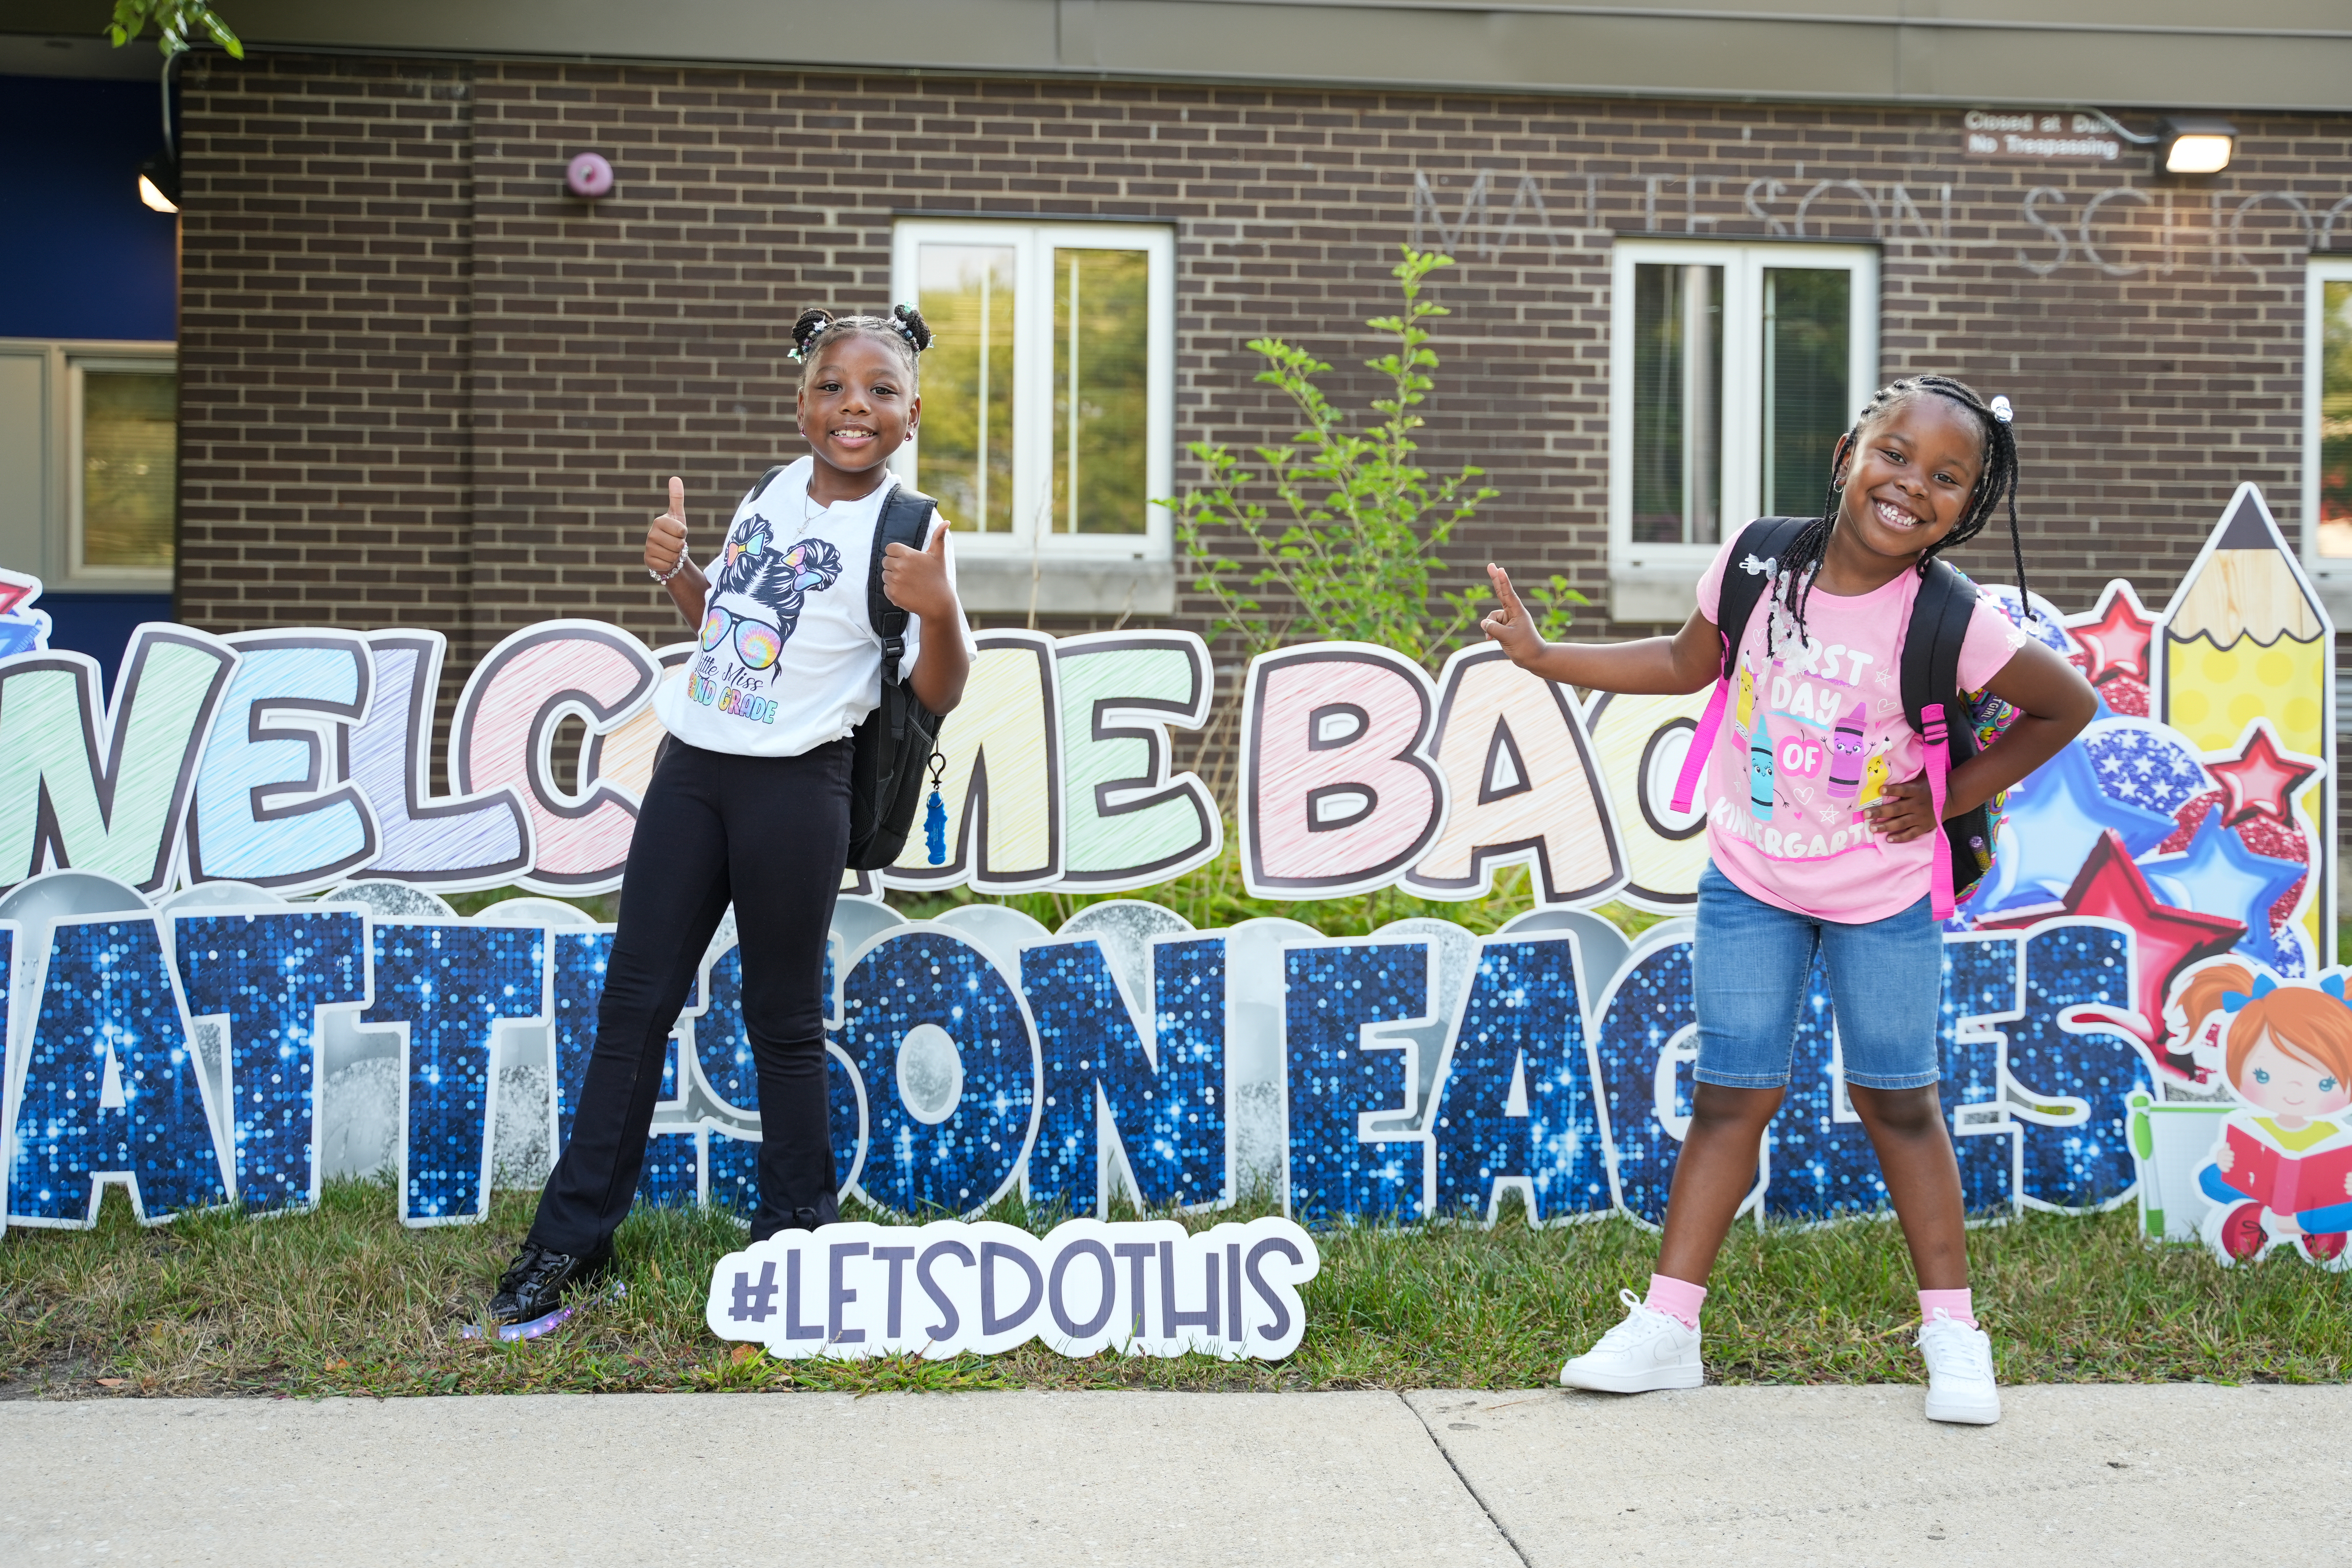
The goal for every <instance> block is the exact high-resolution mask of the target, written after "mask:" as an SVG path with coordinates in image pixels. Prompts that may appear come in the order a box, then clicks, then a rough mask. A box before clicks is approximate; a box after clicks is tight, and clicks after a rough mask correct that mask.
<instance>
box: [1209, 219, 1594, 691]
mask: <svg viewBox="0 0 2352 1568" xmlns="http://www.w3.org/2000/svg"><path fill="white" fill-rule="evenodd" d="M1403 252H1404V259H1403V260H1402V261H1400V262H1399V263H1398V264H1397V265H1396V267H1395V268H1394V269H1393V276H1394V277H1395V278H1396V279H1397V282H1398V284H1399V285H1400V287H1401V289H1402V293H1403V296H1404V308H1403V310H1402V311H1401V312H1399V313H1398V314H1396V315H1393V316H1376V317H1373V318H1372V319H1371V320H1370V321H1367V322H1366V323H1365V324H1366V325H1367V326H1370V328H1371V329H1372V330H1373V331H1378V332H1385V333H1389V334H1392V335H1393V336H1394V337H1395V339H1396V347H1395V348H1394V349H1393V350H1391V352H1389V353H1385V354H1382V355H1381V356H1380V357H1378V358H1376V359H1369V360H1366V361H1365V362H1364V364H1365V367H1366V368H1367V369H1370V370H1372V371H1375V372H1377V373H1378V374H1381V375H1384V376H1387V377H1388V378H1389V379H1390V382H1391V388H1392V390H1391V392H1390V394H1389V395H1387V396H1385V397H1379V398H1375V399H1373V400H1372V405H1371V411H1372V413H1373V414H1374V415H1376V416H1379V419H1378V422H1377V423H1375V424H1372V425H1370V426H1369V427H1367V428H1365V429H1363V430H1361V431H1360V432H1359V431H1357V430H1355V429H1352V428H1350V420H1349V416H1347V415H1346V414H1344V413H1342V412H1341V411H1340V410H1339V408H1337V407H1335V406H1334V405H1332V403H1331V401H1330V399H1329V398H1328V397H1326V396H1325V395H1324V394H1323V391H1322V389H1321V388H1320V387H1318V386H1317V385H1316V384H1315V378H1316V377H1317V376H1318V375H1321V374H1325V373H1326V372H1328V371H1329V370H1330V368H1331V367H1330V365H1328V364H1327V363H1324V362H1323V361H1321V360H1319V359H1317V358H1316V357H1315V355H1314V354H1313V353H1310V352H1308V351H1307V350H1306V349H1303V348H1300V347H1298V346H1297V344H1294V343H1289V342H1284V341H1283V340H1282V339H1280V338H1275V337H1265V338H1255V339H1252V340H1251V342H1250V345H1249V346H1250V347H1251V348H1252V349H1253V350H1255V352H1256V353H1260V354H1262V355H1264V356H1265V360H1266V362H1267V363H1266V368H1265V369H1264V370H1262V371H1260V372H1258V374H1257V376H1256V378H1255V379H1256V380H1257V381H1258V382H1260V383H1261V384H1265V385H1267V386H1272V387H1276V388H1278V389H1279V390H1280V391H1281V392H1282V393H1283V394H1284V395H1286V396H1287V397H1288V398H1289V399H1290V400H1291V402H1292V403H1294V404H1295V405H1297V408H1298V412H1299V413H1300V414H1301V415H1302V416H1305V418H1306V421H1307V427H1306V428H1305V429H1303V430H1301V431H1300V432H1298V434H1297V435H1296V436H1293V437H1291V438H1290V440H1289V442H1288V444H1287V445H1285V446H1280V447H1256V448H1254V450H1255V452H1256V455H1257V459H1258V462H1259V463H1260V464H1261V465H1263V468H1262V469H1257V468H1248V467H1246V466H1245V465H1244V459H1243V458H1239V457H1236V456H1235V455H1234V453H1233V452H1232V451H1231V450H1230V449H1228V448H1227V447H1225V446H1224V445H1223V443H1222V442H1211V441H1195V442H1192V444H1191V445H1190V447H1188V448H1187V449H1188V450H1190V451H1191V452H1192V456H1193V457H1195V458H1198V459H1200V461H1201V462H1202V463H1203V464H1205V465H1207V468H1208V470H1209V474H1208V483H1207V484H1206V485H1205V486H1203V487H1202V488H1200V489H1192V490H1188V491H1187V492H1186V493H1185V495H1184V497H1183V499H1182V500H1180V501H1176V502H1173V503H1168V504H1171V507H1172V510H1174V511H1175V513H1176V519H1177V530H1178V533H1179V536H1180V537H1181V539H1182V541H1183V543H1184V552H1185V558H1186V561H1187V562H1188V563H1189V564H1190V566H1191V568H1192V582H1193V585H1194V586H1195V587H1197V588H1198V589H1200V590H1201V591H1202V592H1204V593H1206V594H1208V595H1210V596H1211V597H1212V598H1213V599H1214V600H1215V601H1216V604H1217V609H1218V615H1217V618H1216V620H1215V622H1214V624H1213V626H1212V627H1211V635H1212V636H1216V635H1219V634H1221V633H1223V632H1226V631H1232V632H1234V633H1236V634H1238V635H1239V637H1240V638H1241V640H1242V643H1243V646H1244V648H1245V650H1246V651H1247V652H1248V653H1249V654H1251V655H1253V656H1254V655H1256V654H1259V653H1263V652H1265V651H1266V650H1268V649H1270V648H1274V647H1280V646H1281V645H1282V644H1283V643H1285V642H1286V641H1289V640H1291V638H1292V637H1294V636H1295V635H1297V634H1301V633H1303V634H1305V635H1307V636H1310V637H1326V638H1333V639H1340V640H1347V641H1353V642H1367V643H1373V644H1377V645H1379V646H1381V647H1389V648H1394V649H1396V650H1397V651H1398V652H1400V653H1402V654H1404V655H1406V656H1407V657H1408V658H1412V659H1413V660H1415V661H1416V662H1418V663H1420V664H1422V665H1423V666H1432V665H1434V664H1435V663H1436V662H1437V661H1439V660H1440V659H1442V658H1444V656H1445V655H1446V653H1448V652H1449V651H1451V650H1452V649H1454V647H1459V646H1460V645H1461V643H1462V641H1463V634H1464V633H1465V630H1466V629H1467V628H1468V627H1470V626H1475V624H1476V622H1477V619H1478V617H1479V616H1480V615H1481V614H1482V613H1483V612H1484V610H1485V609H1486V606H1487V604H1488V602H1489V601H1488V598H1487V594H1486V589H1485V588H1484V587H1483V586H1480V587H1474V588H1465V589H1461V590H1457V591H1454V592H1450V593H1438V592H1433V589H1432V587H1431V582H1430V579H1431V577H1432V575H1433V574H1434V573H1435V572H1437V571H1438V570H1440V569H1441V568H1442V567H1443V566H1444V560H1443V555H1442V552H1443V551H1444V547H1445V543H1446V542H1447V540H1448V539H1450V538H1451V537H1452V535H1453V532H1454V528H1455V527H1456V526H1457V525H1459V524H1460V523H1462V522H1463V521H1465V520H1467V519H1468V518H1469V517H1471V516H1472V515H1473V514H1474V513H1475V511H1476V510H1477V508H1478V504H1479V503H1480V502H1481V501H1485V500H1491V499H1492V498H1493V497H1495V496H1496V495H1498V494H1500V493H1501V492H1499V491H1497V490H1495V489H1491V488H1486V487H1483V486H1481V487H1476V488H1473V486H1472V481H1473V480H1475V479H1479V478H1481V477H1483V475H1484V473H1485V470H1483V469H1481V468H1472V467H1467V466H1465V468H1462V470H1461V471H1460V472H1459V473H1456V474H1454V475H1451V476H1449V477H1445V478H1441V479H1433V478H1432V477H1431V475H1430V472H1429V470H1428V469H1426V468H1423V467H1422V466H1421V465H1420V463H1419V462H1418V461H1417V460H1416V459H1415V453H1416V452H1417V451H1418V450H1419V444H1418V443H1417V442H1415V441H1414V440H1413V438H1412V433H1413V432H1414V431H1415V430H1418V429H1419V428H1421V426H1423V423H1425V421H1423V418H1422V416H1420V415H1419V414H1417V413H1415V412H1414V410H1415V409H1416V408H1417V407H1419V406H1420V405H1421V404H1422V403H1423V402H1424V401H1425V400H1426V399H1427V398H1428V396H1429V394H1430V392H1431V390H1432V389H1433V388H1434V387H1435V386H1436V384H1437V383H1436V378H1435V376H1434V375H1433V372H1434V371H1435V370H1436V369H1437V354H1436V352H1435V351H1434V350H1433V349H1432V348H1430V347H1429V341H1430V337H1431V333H1430V331H1429V330H1428V328H1426V327H1425V326H1423V324H1422V323H1423V322H1424V321H1427V320H1428V319H1429V318H1430V317H1433V316H1443V315H1445V314H1447V311H1446V310H1445V308H1444V306H1442V305H1438V304H1434V303H1433V302H1431V301H1430V300H1425V299H1423V298H1422V289H1423V283H1424V282H1425V280H1426V279H1428V277H1429V275H1430V274H1431V273H1432V272H1434V271H1435V270H1436V269H1437V268H1441V267H1451V266H1453V265H1454V259H1453V258H1451V257H1448V256H1441V255H1438V254H1436V253H1434V252H1431V251H1421V250H1415V249H1414V248H1413V247H1411V246H1406V247H1403ZM1262 482H1271V484H1272V485H1273V487H1274V492H1275V495H1276V498H1277V500H1278V501H1279V504H1280V507H1281V510H1282V515H1276V513H1274V512H1272V511H1270V510H1269V509H1268V508H1267V506H1266V505H1265V503H1264V502H1262V501H1260V500H1255V499H1252V498H1251V497H1250V496H1249V495H1248V494H1247V492H1248V491H1249V490H1250V489H1252V488H1253V487H1255V486H1258V485H1260V484H1261V483H1262ZM1236 532H1237V533H1239V534H1240V535H1242V536H1243V537H1244V538H1245V539H1247V540H1248V541H1249V542H1251V543H1252V544H1254V545H1255V546H1256V547H1257V548H1256V553H1257V557H1258V560H1257V564H1256V565H1255V569H1254V570H1253V569H1251V568H1249V567H1246V566H1244V564H1243V563H1241V562H1239V561H1236V560H1234V557H1233V555H1232V553H1231V552H1230V550H1231V540H1232V535H1233V534H1234V533H1236ZM1522 593H1523V594H1524V595H1525V596H1526V597H1527V598H1528V600H1529V601H1530V602H1531V603H1535V604H1538V605H1540V606H1541V613H1542V615H1543V617H1544V635H1545V636H1546V637H1554V636H1557V635H1559V631H1560V630H1561V629H1562V628H1564V627H1565V626H1567V624H1568V621H1569V618H1570V615H1571V614H1572V612H1571V611H1570V609H1569V606H1570V605H1577V604H1582V603H1584V602H1585V600H1584V595H1581V594H1579V593H1578V592H1576V590H1574V589H1573V588H1570V586H1569V585H1568V580H1567V579H1566V578H1565V577H1558V576H1555V577H1553V578H1552V579H1551V581H1550V582H1549V583H1548V584H1534V585H1532V591H1531V592H1529V591H1528V590H1522Z"/></svg>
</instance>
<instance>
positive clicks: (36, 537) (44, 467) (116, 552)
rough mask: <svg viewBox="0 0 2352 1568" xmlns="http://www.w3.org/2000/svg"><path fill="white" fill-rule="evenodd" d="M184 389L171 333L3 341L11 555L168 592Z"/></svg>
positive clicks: (47, 580) (11, 563)
mask: <svg viewBox="0 0 2352 1568" xmlns="http://www.w3.org/2000/svg"><path fill="white" fill-rule="evenodd" d="M179 399H180V390H179V372H178V368H177V365H176V363H175V361H174V359H173V349H172V346H171V345H170V344H168V343H163V344H147V343H93V344H79V343H59V342H24V341H14V342H0V566H5V567H8V568H10V569H12V570H15V571H18V572H29V573H31V574H35V575H37V576H38V577H40V578H41V579H42V581H43V582H44V584H47V586H48V587H50V588H52V589H56V590H59V591H65V592H71V591H74V590H80V591H84V592H92V591H116V592H153V591H168V590H169V589H170V588H171V586H172V564H173V518H174V515H175V512H176V510H177V501H178V495H179Z"/></svg>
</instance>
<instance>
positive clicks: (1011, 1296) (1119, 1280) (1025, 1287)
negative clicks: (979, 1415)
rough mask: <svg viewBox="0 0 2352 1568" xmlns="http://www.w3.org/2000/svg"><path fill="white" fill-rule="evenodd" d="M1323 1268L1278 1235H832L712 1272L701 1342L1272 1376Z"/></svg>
mask: <svg viewBox="0 0 2352 1568" xmlns="http://www.w3.org/2000/svg"><path fill="white" fill-rule="evenodd" d="M1321 1266H1322V1259H1321V1258H1320V1257H1319V1255H1318V1253H1317V1252H1316V1250H1315V1238H1314V1237H1310V1236H1308V1235H1307V1232H1305V1231H1304V1230H1301V1229H1300V1228H1299V1227H1298V1226H1296V1225H1294V1224H1293V1223H1291V1222H1290V1221H1289V1220H1286V1219H1273V1218H1266V1219H1254V1220H1251V1221H1249V1222H1248V1223H1247V1224H1242V1225H1234V1224H1228V1225H1220V1226H1212V1227H1211V1228H1210V1229H1208V1230H1205V1231H1202V1232H1199V1233H1197V1234H1192V1233H1188V1232H1187V1231H1186V1230H1185V1229H1184V1227H1183V1226H1181V1225H1178V1224H1177V1223H1176V1222H1175V1221H1173V1220H1143V1221H1134V1222H1123V1223H1118V1224H1110V1223H1106V1222H1104V1221H1101V1220H1092V1219H1074V1220H1070V1221H1068V1222H1066V1223H1065V1224H1062V1225H1058V1226H1055V1227H1054V1229H1053V1230H1052V1232H1051V1233H1049V1234H1047V1235H1045V1236H1043V1237H1035V1236H1031V1235H1030V1234H1029V1233H1028V1232H1026V1231H1024V1230H1016V1229H1015V1228H1013V1226H1009V1225H999V1224H996V1223H995V1222H994V1221H992V1220H982V1221H980V1222H978V1223H976V1224H970V1225H967V1224H965V1223H963V1222H961V1221H960V1220H941V1221H939V1222H937V1223H934V1224H931V1225H924V1226H887V1225H866V1224H862V1223H860V1224H846V1225H831V1226H825V1227H824V1229H823V1230H820V1231H799V1230H788V1231H783V1232H781V1233H779V1234H777V1235H775V1236H772V1237H769V1238H768V1239H767V1240H765V1241H759V1242H754V1243H752V1244H751V1246H750V1247H745V1248H744V1249H743V1250H742V1251H740V1252H730V1253H729V1254H728V1255H727V1256H726V1257H725V1258H720V1259H719V1266H718V1267H717V1268H714V1269H712V1270H711V1274H710V1304H709V1309H708V1310H707V1312H706V1314H705V1317H706V1321H708V1322H709V1325H710V1331H711V1332H712V1333H714V1334H716V1335H718V1336H719V1338H720V1339H722V1340H750V1341H752V1342H756V1343H759V1344H762V1345H765V1346H766V1347H767V1350H768V1353H769V1354H770V1355H773V1356H778V1357H781V1358H783V1359H786V1360H793V1361H798V1360H804V1359H806V1358H808V1357H811V1356H833V1357H838V1358H841V1359H844V1360H854V1359H857V1358H861V1357H865V1356H881V1355H904V1354H909V1353H911V1354H915V1355H919V1356H924V1357H927V1358H929V1359H930V1360H933V1361H937V1360H941V1359H943V1358H945V1357H948V1356H953V1355H961V1354H964V1353H966V1352H978V1353H980V1354H982V1355H1001V1354H1003V1352H1006V1351H1009V1350H1013V1349H1014V1348H1016V1347H1018V1346H1020V1345H1022V1344H1024V1343H1026V1342H1028V1341H1030V1340H1033V1339H1034V1340H1035V1341H1037V1342H1039V1343H1041V1344H1043V1345H1044V1346H1045V1348H1046V1349H1048V1350H1050V1351H1052V1352H1055V1354H1057V1355H1066V1356H1090V1355H1093V1354H1095V1353H1096V1352H1098V1351H1102V1350H1106V1349H1112V1350H1118V1351H1121V1352H1125V1353H1127V1354H1129V1355H1156V1356H1177V1355H1182V1354H1184V1353H1185V1352H1188V1351H1198V1352H1202V1353H1203V1354H1206V1355H1213V1356H1217V1357H1219V1358H1221V1359H1223V1360H1225V1361H1243V1360H1255V1361H1279V1360H1281V1359H1282V1358H1283V1357H1284V1356H1286V1355H1288V1354H1289V1353H1290V1352H1292V1351H1295V1350H1297V1348H1298V1340H1299V1336H1300V1335H1301V1334H1303V1333H1305V1332H1306V1330H1307V1309H1306V1305H1305V1303H1304V1302H1303V1301H1302V1300H1300V1297H1299V1289H1300V1288H1301V1287H1302V1286H1304V1285H1305V1284H1306V1283H1307V1281H1308V1280H1309V1279H1314V1278H1315V1275H1316V1271H1317V1270H1318V1268H1321Z"/></svg>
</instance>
